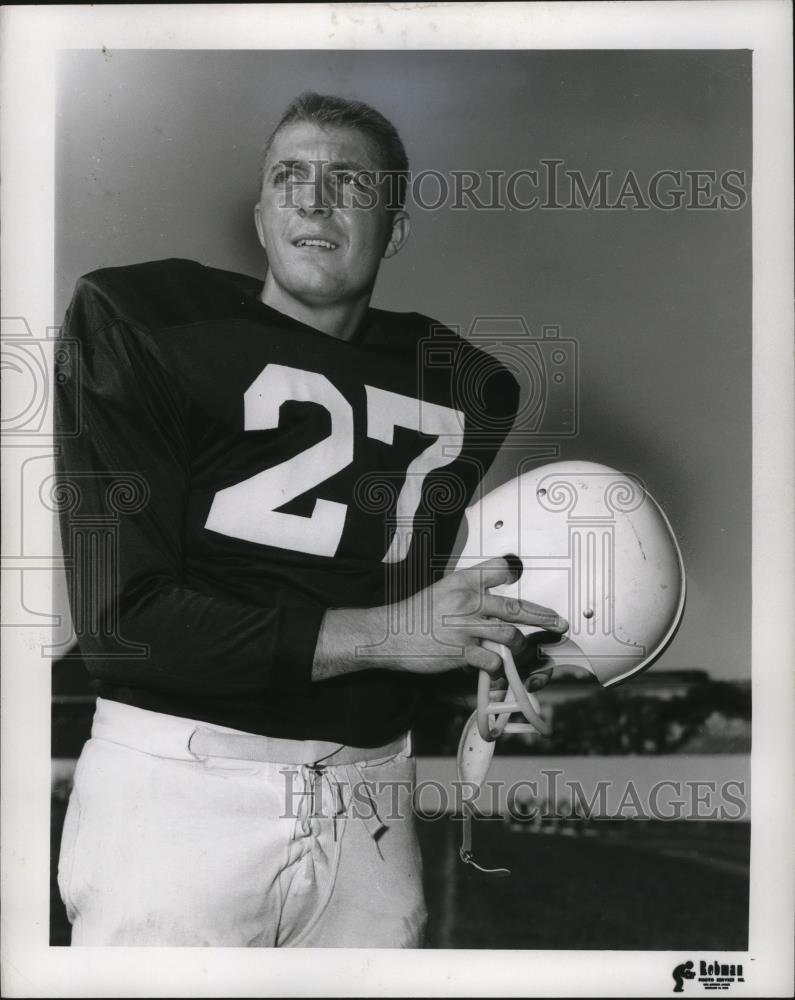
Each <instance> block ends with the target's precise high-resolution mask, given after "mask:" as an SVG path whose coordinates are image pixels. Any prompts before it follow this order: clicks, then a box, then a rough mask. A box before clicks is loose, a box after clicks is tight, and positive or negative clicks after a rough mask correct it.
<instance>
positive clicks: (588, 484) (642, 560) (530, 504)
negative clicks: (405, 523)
mask: <svg viewBox="0 0 795 1000" xmlns="http://www.w3.org/2000/svg"><path fill="white" fill-rule="evenodd" d="M466 520H467V525H468V529H469V531H468V535H467V541H466V545H465V547H464V550H463V552H462V554H461V557H460V559H459V561H458V565H457V567H456V568H457V569H463V568H472V567H474V566H477V564H478V563H482V562H484V561H485V560H487V559H491V558H493V557H495V556H516V557H518V558H519V559H520V560H521V562H522V566H523V572H522V575H521V577H520V578H519V579H518V580H517V581H516V582H515V583H512V584H507V585H504V586H501V587H494V588H492V591H491V592H492V593H494V594H500V595H503V596H509V597H519V598H521V599H523V600H527V601H532V602H533V603H535V604H542V605H545V606H546V607H549V608H553V609H554V610H555V611H557V612H558V613H559V614H560V615H562V616H563V617H564V618H565V619H566V620H567V621H568V623H569V630H568V632H567V633H566V635H565V636H562V637H560V639H558V638H556V637H554V636H552V635H551V634H550V641H549V642H548V643H544V644H542V645H541V647H540V649H541V652H542V653H543V654H544V657H545V662H544V663H542V664H539V666H549V665H552V666H556V667H563V666H571V667H580V668H582V669H584V670H586V671H588V672H590V673H591V674H593V676H594V677H596V679H597V680H598V681H599V683H600V684H602V685H604V686H605V687H607V686H610V685H612V684H617V683H619V682H620V681H623V680H626V679H627V678H628V677H631V676H633V675H634V674H637V673H638V672H639V671H641V670H644V669H645V668H646V667H648V666H650V665H651V663H653V662H654V660H655V659H656V658H657V657H658V656H659V655H660V654H661V653H662V651H663V650H664V649H665V647H666V646H667V644H668V643H669V642H670V640H671V638H672V637H673V635H674V633H675V631H676V629H677V627H678V625H679V622H680V621H681V619H682V614H683V611H684V604H685V570H684V564H683V561H682V555H681V553H680V551H679V546H678V544H677V541H676V538H675V536H674V533H673V531H672V529H671V525H670V524H669V523H668V519H667V518H666V516H665V514H664V513H663V512H662V510H661V509H660V507H659V506H658V505H657V503H656V502H655V501H654V499H653V498H652V497H651V495H650V494H649V493H648V491H647V490H646V489H645V488H644V487H643V485H642V484H641V483H640V482H639V481H638V480H637V479H636V478H634V477H632V476H628V475H625V474H624V473H621V472H617V471H616V470H615V469H611V468H609V467H608V466H606V465H598V464H596V463H594V462H555V463H552V464H549V465H544V466H541V467H540V468H537V469H533V470H532V471H529V472H525V473H524V474H522V475H520V476H518V477H517V478H515V479H512V480H510V481H509V482H506V483H504V484H503V485H502V486H499V487H497V488H496V489H494V490H493V491H492V492H491V493H489V494H487V495H486V496H484V497H483V498H482V499H481V500H480V501H478V502H477V503H475V504H474V505H473V506H472V507H470V508H469V509H468V510H467V513H466ZM519 628H520V629H521V631H522V632H523V633H525V634H526V635H527V634H530V633H532V632H539V633H540V632H542V631H543V630H542V629H539V628H534V627H531V626H519ZM484 645H487V646H489V647H490V648H493V649H496V650H498V651H499V652H500V653H501V655H502V658H503V665H504V668H505V675H506V677H507V679H508V691H507V692H506V693H505V694H503V693H502V692H494V691H492V690H491V684H490V679H489V676H488V674H486V673H485V671H481V672H480V675H479V684H478V709H477V711H476V712H475V713H474V714H473V716H472V718H471V719H470V720H469V722H468V723H467V726H466V727H465V729H464V733H463V734H462V738H461V743H460V745H459V752H458V767H459V777H460V778H461V779H462V780H465V781H469V782H471V783H473V784H475V785H480V784H481V783H482V781H483V780H484V778H485V774H486V772H487V770H488V766H489V763H490V761H491V757H492V755H493V751H494V742H493V741H494V740H495V739H496V738H497V737H498V736H500V735H501V734H502V733H503V732H521V731H528V730H535V731H538V732H541V733H548V731H549V730H548V727H547V724H546V723H545V722H544V720H543V719H542V718H541V716H540V712H539V707H538V703H537V701H536V700H535V698H534V697H533V696H532V695H531V694H528V692H527V691H526V690H525V687H524V684H523V683H522V681H521V679H520V677H519V674H518V672H517V670H516V667H515V665H514V662H513V657H512V656H511V653H510V650H508V649H507V648H506V647H504V646H500V645H498V644H496V643H491V642H489V641H488V640H486V641H485V642H484ZM515 712H520V713H521V714H522V715H523V716H524V718H525V719H526V720H527V721H526V722H523V723H516V722H510V721H509V720H510V717H511V715H512V714H513V713H515ZM465 840H468V829H467V832H466V836H465ZM465 853H466V854H467V855H468V857H464V855H465ZM462 857H464V860H470V861H471V851H469V849H468V848H467V850H466V851H465V850H464V849H462Z"/></svg>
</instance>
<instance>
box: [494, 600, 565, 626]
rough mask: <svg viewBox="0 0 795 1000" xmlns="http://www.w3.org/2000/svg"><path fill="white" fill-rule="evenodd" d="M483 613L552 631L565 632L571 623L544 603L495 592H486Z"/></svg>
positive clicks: (502, 619) (506, 620) (505, 620)
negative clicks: (498, 595)
mask: <svg viewBox="0 0 795 1000" xmlns="http://www.w3.org/2000/svg"><path fill="white" fill-rule="evenodd" d="M480 611H481V614H484V615H489V616H490V617H491V618H499V619H500V620H501V621H504V622H516V624H518V625H537V626H538V627H539V628H545V629H549V631H550V632H565V631H566V630H567V629H568V627H569V624H568V622H567V621H566V619H565V618H561V617H560V615H559V614H558V613H557V611H553V610H552V608H545V607H544V606H543V605H542V604H533V602H532V601H521V600H519V598H518V597H497V596H496V595H495V594H484V595H483V601H482V603H481V608H480Z"/></svg>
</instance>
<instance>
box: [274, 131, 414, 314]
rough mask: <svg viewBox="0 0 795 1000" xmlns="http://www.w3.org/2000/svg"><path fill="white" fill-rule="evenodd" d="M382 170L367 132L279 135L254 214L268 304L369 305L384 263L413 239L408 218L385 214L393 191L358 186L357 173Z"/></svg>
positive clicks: (276, 137) (275, 141)
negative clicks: (263, 257)
mask: <svg viewBox="0 0 795 1000" xmlns="http://www.w3.org/2000/svg"><path fill="white" fill-rule="evenodd" d="M379 169H383V168H382V167H381V165H380V164H379V162H378V159H377V154H376V150H375V149H374V148H373V147H372V146H371V143H370V142H369V140H368V139H367V138H366V136H364V135H363V134H362V133H361V132H358V131H354V130H352V129H344V128H321V127H320V126H318V125H315V124H313V123H310V122H296V123H294V124H291V125H286V126H285V127H284V128H282V129H280V130H279V132H277V134H276V136H275V138H274V141H273V144H272V145H271V149H270V151H269V154H268V158H267V161H266V163H265V167H264V171H263V175H264V176H263V183H262V190H261V192H260V200H259V203H258V204H257V206H256V208H255V221H256V225H257V233H258V235H259V238H260V242H261V243H262V246H263V247H264V249H265V252H266V253H267V255H268V276H267V279H266V293H269V295H268V296H267V297H269V298H270V299H272V300H273V301H274V302H279V301H284V299H285V297H286V298H287V299H292V300H297V301H299V302H301V303H302V304H305V305H309V306H320V307H322V306H328V305H336V304H340V303H343V302H346V301H351V302H355V301H360V300H362V299H363V298H369V295H370V293H371V291H372V287H373V284H374V283H375V279H376V275H377V273H378V268H379V265H380V263H381V260H382V258H383V257H390V256H392V254H394V253H396V252H397V250H398V249H399V248H400V246H402V244H403V242H404V241H405V238H406V236H407V235H408V225H407V223H408V220H407V217H406V215H405V213H403V212H398V213H390V212H388V211H387V209H386V207H385V202H386V191H385V190H384V188H385V187H386V184H384V185H382V186H381V187H376V190H373V187H375V185H374V182H371V187H370V188H369V189H367V190H362V189H361V188H360V187H357V178H356V174H357V172H359V173H360V172H361V171H368V172H372V175H373V176H374V175H375V173H376V172H377V171H378V170H379ZM360 180H361V179H360ZM376 192H377V193H376Z"/></svg>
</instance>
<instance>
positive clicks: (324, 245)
mask: <svg viewBox="0 0 795 1000" xmlns="http://www.w3.org/2000/svg"><path fill="white" fill-rule="evenodd" d="M293 246H294V247H299V248H300V249H309V250H336V249H337V244H336V243H332V242H331V240H324V239H320V238H319V237H316V236H301V237H299V239H297V240H293Z"/></svg>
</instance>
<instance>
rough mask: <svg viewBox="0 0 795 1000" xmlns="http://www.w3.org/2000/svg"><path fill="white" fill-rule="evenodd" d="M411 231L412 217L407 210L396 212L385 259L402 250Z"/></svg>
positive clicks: (385, 251)
mask: <svg viewBox="0 0 795 1000" xmlns="http://www.w3.org/2000/svg"><path fill="white" fill-rule="evenodd" d="M410 232H411V219H410V218H409V216H408V213H407V212H402V211H401V212H395V214H394V216H393V217H392V232H391V233H390V236H389V242H388V243H387V245H386V250H384V259H385V260H386V259H387V258H388V257H394V256H395V254H396V253H397V252H398V250H400V248H401V247H402V246H403V244H404V243H405V242H406V240H407V239H408V238H409V233H410Z"/></svg>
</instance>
